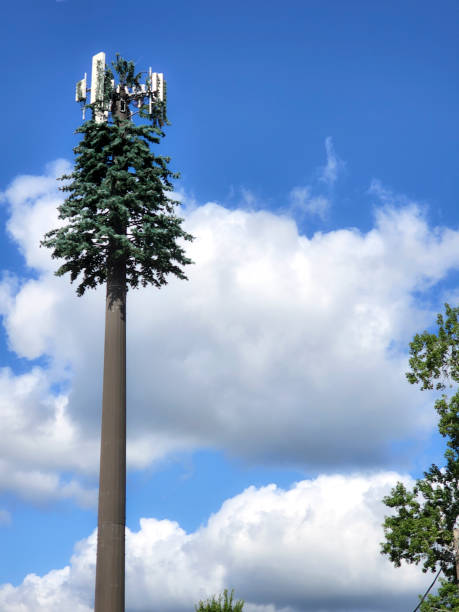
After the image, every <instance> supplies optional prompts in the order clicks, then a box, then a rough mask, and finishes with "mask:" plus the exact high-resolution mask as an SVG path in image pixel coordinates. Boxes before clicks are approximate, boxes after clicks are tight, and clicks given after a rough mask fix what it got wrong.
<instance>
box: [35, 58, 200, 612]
mask: <svg viewBox="0 0 459 612" xmlns="http://www.w3.org/2000/svg"><path fill="white" fill-rule="evenodd" d="M115 79H116V80H115ZM140 79H141V73H139V74H136V73H135V66H134V64H133V62H128V61H125V60H123V59H122V58H121V57H119V56H117V61H116V62H114V63H113V71H112V70H110V69H108V68H107V67H106V65H105V54H104V53H98V54H97V55H95V56H94V58H93V64H92V78H91V89H90V92H91V98H90V102H89V104H87V99H86V92H87V88H86V76H85V78H84V79H82V80H81V81H79V83H78V84H77V91H76V100H77V101H78V102H81V103H82V104H83V108H84V110H83V117H84V112H85V110H86V109H90V110H91V114H92V117H91V119H90V120H88V121H86V122H85V123H83V124H82V125H81V126H80V127H79V128H78V129H77V133H80V134H82V135H83V139H82V141H81V142H80V144H79V145H78V146H77V147H76V148H75V149H74V151H75V155H76V159H75V166H74V170H73V172H72V173H71V174H69V175H65V176H63V177H61V179H62V180H64V181H65V182H64V186H63V187H62V188H61V189H62V191H64V192H67V194H68V195H67V198H66V199H65V201H64V202H63V204H62V205H61V206H60V207H59V219H61V220H62V221H63V222H64V223H63V225H62V226H61V227H59V228H58V229H54V230H52V231H50V232H48V233H47V234H46V235H45V237H44V240H43V241H42V243H41V244H42V245H44V246H46V247H49V248H51V249H53V253H52V257H53V258H59V259H62V260H64V263H62V265H61V266H60V267H59V269H58V270H57V272H56V274H57V275H58V276H62V275H63V274H66V273H67V272H69V273H70V280H71V281H72V282H73V281H75V280H77V279H78V282H79V284H78V287H77V294H78V295H83V294H84V292H85V290H86V289H88V288H94V287H96V286H97V285H99V284H102V283H106V285H107V294H106V315H105V351H104V377H103V398H102V433H101V454H100V481H99V511H98V541H97V567H96V595H95V612H123V611H124V574H125V544H124V540H125V514H126V511H125V509H126V293H127V289H128V287H129V286H130V287H133V288H136V287H138V286H139V285H142V286H146V285H148V284H152V285H154V286H155V287H158V288H160V287H161V286H163V285H165V284H167V280H166V277H167V276H168V275H169V274H172V275H174V276H176V277H178V278H180V279H186V276H185V274H184V272H183V266H185V265H187V264H190V263H192V262H191V260H190V259H188V257H186V255H185V251H184V249H183V247H182V246H180V244H179V242H180V241H181V240H183V239H184V240H192V236H191V235H190V234H187V233H186V232H185V231H184V230H183V229H182V221H183V220H182V219H181V218H179V217H177V216H176V215H175V209H176V206H177V204H178V202H176V201H173V200H171V199H169V198H168V193H167V192H169V191H171V190H172V183H171V180H172V179H173V178H176V177H177V175H176V174H173V173H172V172H171V171H170V170H169V168H168V162H169V159H168V158H167V157H162V156H157V155H154V154H153V153H152V151H151V149H150V145H152V144H158V143H159V142H160V139H161V137H162V136H164V133H163V132H162V130H161V128H162V126H163V125H164V123H167V118H166V89H165V87H166V84H165V81H164V78H163V75H162V74H156V73H152V71H151V68H150V71H149V75H148V78H147V80H146V84H142V83H140ZM133 107H134V108H133ZM136 114H137V115H138V116H139V117H140V118H142V119H144V123H143V124H136V123H134V122H133V121H132V120H131V119H132V117H133V115H136ZM145 121H146V122H145Z"/></svg>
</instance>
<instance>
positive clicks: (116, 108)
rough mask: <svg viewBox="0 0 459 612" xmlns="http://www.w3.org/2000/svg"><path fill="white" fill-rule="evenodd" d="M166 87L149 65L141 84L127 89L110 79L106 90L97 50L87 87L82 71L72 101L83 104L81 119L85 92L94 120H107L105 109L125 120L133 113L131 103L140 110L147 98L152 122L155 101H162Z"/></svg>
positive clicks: (155, 115)
mask: <svg viewBox="0 0 459 612" xmlns="http://www.w3.org/2000/svg"><path fill="white" fill-rule="evenodd" d="M166 88H167V84H166V81H165V79H164V74H163V73H162V72H152V69H151V67H150V68H149V70H148V79H147V82H146V83H145V84H139V85H138V86H137V87H133V88H131V90H129V88H128V87H126V85H124V84H118V85H117V86H116V87H115V82H114V81H112V83H111V87H110V88H109V91H106V89H107V86H106V82H105V53H104V52H103V51H101V52H100V53H97V54H96V55H94V56H93V58H92V71H91V87H90V88H89V89H88V86H87V74H86V73H85V75H84V77H83V78H82V79H81V80H80V81H78V82H77V84H76V92H75V101H76V102H80V103H82V104H83V119H84V118H85V110H86V104H87V95H88V92H89V93H90V102H89V103H90V104H95V106H94V120H95V121H96V123H102V122H103V121H107V120H108V113H109V112H112V113H116V114H118V115H121V116H123V117H125V118H126V119H129V118H131V117H132V116H133V115H134V114H135V113H132V112H131V110H130V105H131V103H133V102H134V103H135V104H136V106H137V108H138V109H140V108H142V106H144V105H145V104H146V102H145V101H146V100H148V114H149V115H150V118H151V119H152V120H153V121H155V119H157V118H158V114H157V110H158V106H159V105H158V102H164V103H165V102H166Z"/></svg>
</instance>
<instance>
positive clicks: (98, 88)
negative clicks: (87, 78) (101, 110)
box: [91, 51, 105, 104]
mask: <svg viewBox="0 0 459 612" xmlns="http://www.w3.org/2000/svg"><path fill="white" fill-rule="evenodd" d="M104 74H105V53H104V52H103V51H101V52H100V53H97V54H96V55H93V57H92V73H91V104H94V102H101V101H102V100H103V99H104Z"/></svg>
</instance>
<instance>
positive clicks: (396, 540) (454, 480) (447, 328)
mask: <svg viewBox="0 0 459 612" xmlns="http://www.w3.org/2000/svg"><path fill="white" fill-rule="evenodd" d="M458 316H459V308H451V307H450V306H449V305H448V304H445V316H443V315H442V314H439V315H438V317H437V332H436V333H429V332H427V331H425V332H423V333H422V334H416V336H415V337H414V339H413V341H412V342H411V343H410V367H411V370H410V372H408V373H407V375H406V376H407V379H408V381H409V382H410V383H412V384H415V383H418V384H420V385H421V389H422V390H425V389H436V390H446V389H448V388H449V389H452V388H454V387H455V386H456V387H457V383H458V382H459V362H458V358H459V322H458ZM435 410H436V412H437V414H438V416H439V422H438V429H439V432H440V434H441V435H442V436H443V437H444V438H446V439H447V450H446V451H445V459H446V465H445V466H444V467H442V468H439V467H438V466H437V465H432V466H431V467H430V468H429V469H428V470H427V471H426V472H424V478H423V479H419V480H417V481H416V484H415V486H414V487H413V488H412V490H408V489H407V488H406V487H405V485H403V484H402V483H400V482H399V483H397V485H396V486H395V487H394V488H393V489H392V491H391V494H390V495H388V496H387V497H385V498H384V499H383V502H384V504H385V505H386V506H388V507H389V508H392V509H394V511H395V513H394V514H393V515H391V516H387V517H386V518H385V521H384V525H383V527H384V534H385V538H386V539H385V542H383V543H381V547H382V548H381V552H382V553H383V554H385V555H387V556H388V557H389V559H390V560H391V561H392V563H393V564H394V565H395V566H396V567H400V565H401V562H402V561H405V562H407V563H414V564H416V565H418V564H419V563H422V571H423V572H427V571H429V570H430V571H432V572H435V571H437V570H438V569H439V568H441V570H442V573H443V575H444V577H445V578H444V579H443V581H442V584H443V586H442V587H440V591H439V596H438V597H440V600H442V601H443V600H444V601H448V602H449V604H448V605H454V606H456V607H445V608H440V609H442V610H443V609H444V610H450V609H451V610H452V609H454V610H459V595H458V581H457V578H456V557H455V550H454V534H453V530H454V528H455V526H457V523H456V521H457V518H458V516H459V390H458V389H457V388H456V389H455V392H454V393H453V394H452V395H450V396H448V395H447V394H446V393H444V394H443V395H442V396H441V397H440V398H439V399H437V401H436V402H435ZM448 585H452V586H448ZM435 597H437V596H429V598H430V599H429V598H428V599H426V601H425V602H423V603H422V604H421V606H424V607H421V610H422V611H423V612H426V611H427V610H435V609H436V608H435V607H431V608H429V607H427V606H428V605H432V606H434V605H436V604H437V600H436V599H434V598H435ZM442 598H443V599H442ZM440 600H438V601H440ZM451 602H452V603H451Z"/></svg>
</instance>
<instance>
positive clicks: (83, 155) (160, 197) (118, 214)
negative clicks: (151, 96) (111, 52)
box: [41, 56, 193, 295]
mask: <svg viewBox="0 0 459 612" xmlns="http://www.w3.org/2000/svg"><path fill="white" fill-rule="evenodd" d="M113 68H114V72H113V71H112V70H110V69H106V70H105V75H104V76H105V78H104V98H103V100H102V101H100V102H96V103H94V104H90V105H87V106H88V108H89V109H90V110H91V111H92V118H91V119H90V120H88V121H86V122H84V123H83V124H82V125H81V126H80V127H79V128H78V129H77V130H76V132H77V133H78V134H82V136H83V138H82V140H81V142H80V143H79V144H78V146H76V147H75V149H74V152H75V165H74V169H73V172H72V173H71V174H68V175H64V176H62V177H61V179H60V180H62V181H64V184H63V186H62V187H61V190H62V191H64V192H66V193H67V197H66V199H65V200H64V202H63V203H62V204H61V205H60V206H59V208H58V210H59V219H61V220H62V221H64V224H63V225H62V226H61V227H59V228H57V229H53V230H51V231H49V232H48V233H47V234H46V235H45V237H44V239H43V240H42V242H41V245H42V246H46V247H48V248H51V249H53V253H52V257H53V258H59V259H63V260H64V263H63V264H62V265H61V266H60V267H59V268H58V270H57V271H56V274H57V275H58V276H62V275H64V274H66V273H67V272H68V273H69V274H70V280H71V282H73V281H75V280H76V279H77V278H78V279H79V285H78V287H77V294H78V295H83V294H84V292H85V291H86V289H88V288H94V287H96V286H97V285H98V284H101V283H103V282H105V281H106V280H107V274H108V272H109V270H110V269H111V268H112V267H113V266H116V265H117V264H122V265H123V266H125V271H126V283H127V286H128V287H129V286H130V287H132V288H136V287H138V286H139V285H142V286H146V285H147V284H152V285H154V286H156V287H158V288H159V287H161V286H162V285H165V284H166V283H167V280H166V277H167V275H169V274H173V275H175V276H176V277H178V278H181V279H186V275H185V273H184V271H183V266H186V265H188V264H190V263H192V261H191V260H190V259H189V258H188V257H187V256H186V255H185V250H184V248H183V246H181V244H180V242H181V241H183V240H185V241H191V240H192V239H193V237H192V236H191V235H190V234H188V233H187V232H185V231H184V230H183V228H182V222H183V219H181V218H179V217H177V216H176V214H175V209H176V207H177V206H178V204H179V202H178V201H176V200H173V199H171V198H170V197H168V196H169V192H170V191H172V189H173V186H172V180H173V179H175V178H178V176H179V175H178V174H177V173H173V172H172V171H171V170H170V169H169V167H168V164H169V161H170V159H169V158H168V157H164V156H160V155H155V154H154V153H153V152H152V151H151V145H157V144H159V142H160V140H161V138H162V137H163V136H164V132H163V131H162V129H161V126H162V125H163V124H164V122H167V118H166V111H165V102H163V101H160V100H158V101H157V102H156V103H155V105H153V110H152V113H151V114H150V113H149V112H148V105H145V104H143V101H142V92H141V89H140V86H139V80H140V76H141V75H140V73H139V74H135V69H134V68H135V67H134V64H133V62H127V61H126V60H123V59H122V58H121V57H119V56H117V61H116V62H114V63H113ZM114 76H116V77H117V78H118V86H116V84H115V82H114ZM126 88H131V90H132V91H133V92H139V93H138V98H137V99H136V102H138V100H140V104H139V105H138V106H139V111H138V112H139V116H140V117H141V118H142V119H146V120H147V121H148V123H143V124H137V123H134V122H133V121H131V120H129V118H126V116H121V115H120V114H119V113H116V112H115V107H116V102H117V100H118V99H119V97H120V95H122V94H123V92H124V91H129V90H128V89H126ZM120 92H121V93H120ZM101 108H102V110H103V111H104V112H106V114H107V121H102V122H97V121H96V118H97V117H96V113H97V111H98V110H99V111H100V110H101ZM108 111H110V114H108ZM129 114H130V113H129Z"/></svg>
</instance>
